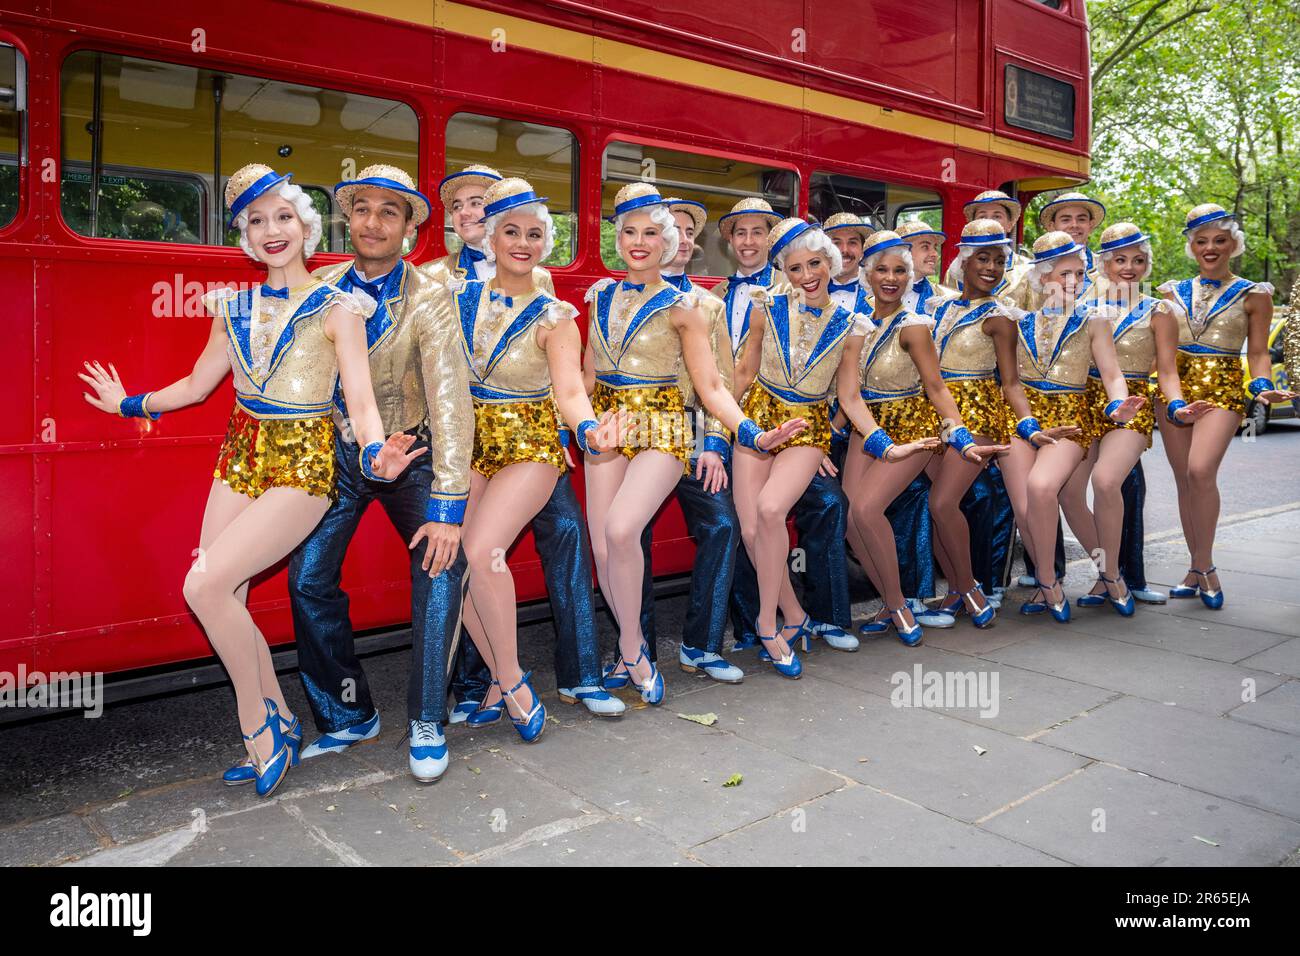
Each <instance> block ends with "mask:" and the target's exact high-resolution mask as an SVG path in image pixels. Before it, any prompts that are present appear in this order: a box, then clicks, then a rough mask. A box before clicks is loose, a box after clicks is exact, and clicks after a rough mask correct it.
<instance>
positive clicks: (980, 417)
mask: <svg viewBox="0 0 1300 956" xmlns="http://www.w3.org/2000/svg"><path fill="white" fill-rule="evenodd" d="M944 384H945V385H947V386H948V392H949V394H951V395H952V400H953V401H954V402H956V404H957V414H958V415H960V416H961V422H962V424H963V425H965V426H966V428H967V430H968V431H969V432H970V433H971V434H972V435H982V436H983V437H985V438H991V439H992V440H993V441H994V443H995V444H998V445H1005V444H1006V443H1007V442H1008V441H1010V439H1011V436H1012V435H1013V434H1014V433H1015V419H1014V416H1013V415H1012V414H1011V407H1010V406H1009V405H1007V400H1006V397H1005V396H1004V395H1003V394H1002V387H1001V386H1000V385H998V383H997V381H996V380H994V379H991V378H960V379H951V380H949V381H946V382H944Z"/></svg>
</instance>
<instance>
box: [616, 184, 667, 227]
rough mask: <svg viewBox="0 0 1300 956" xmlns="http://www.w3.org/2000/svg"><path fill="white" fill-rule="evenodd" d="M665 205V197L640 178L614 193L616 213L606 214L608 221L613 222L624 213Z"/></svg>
mask: <svg viewBox="0 0 1300 956" xmlns="http://www.w3.org/2000/svg"><path fill="white" fill-rule="evenodd" d="M662 205H664V197H663V196H661V195H659V190H658V189H656V188H655V187H654V186H652V185H651V184H650V183H647V182H643V181H640V180H638V181H637V182H634V183H628V184H627V185H626V186H624V187H623V188H622V189H620V190H619V191H618V192H617V193H615V194H614V215H612V216H606V217H605V219H606V221H607V222H613V221H614V220H615V219H617V218H618V217H619V216H621V215H623V214H624V213H629V212H636V211H637V210H638V209H649V208H650V207H651V206H662Z"/></svg>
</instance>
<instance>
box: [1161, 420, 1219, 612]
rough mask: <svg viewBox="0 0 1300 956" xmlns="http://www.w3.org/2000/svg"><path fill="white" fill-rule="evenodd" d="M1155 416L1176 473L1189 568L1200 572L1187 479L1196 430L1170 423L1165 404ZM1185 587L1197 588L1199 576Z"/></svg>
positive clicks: (1189, 579)
mask: <svg viewBox="0 0 1300 956" xmlns="http://www.w3.org/2000/svg"><path fill="white" fill-rule="evenodd" d="M1155 415H1156V425H1157V427H1159V429H1160V439H1161V443H1162V444H1163V445H1164V446H1165V457H1166V458H1168V459H1169V469H1170V470H1171V471H1172V472H1173V473H1174V488H1175V490H1176V491H1177V492H1178V521H1179V523H1180V524H1181V525H1182V526H1183V540H1184V541H1185V542H1186V543H1187V559H1188V561H1189V562H1190V563H1189V564H1188V567H1189V568H1200V565H1199V564H1197V563H1196V522H1195V521H1194V520H1193V518H1192V493H1191V488H1190V485H1189V482H1188V477H1187V460H1188V457H1189V456H1190V454H1191V451H1192V434H1193V432H1194V430H1195V428H1196V426H1195V425H1190V426H1188V425H1175V424H1174V423H1173V422H1171V421H1169V419H1168V418H1167V417H1166V413H1165V405H1164V403H1163V402H1162V403H1160V404H1159V405H1157V406H1156V412H1155ZM1206 417H1208V416H1206ZM1202 570H1204V569H1202ZM1183 584H1184V586H1186V587H1196V585H1197V580H1196V575H1194V574H1192V573H1191V572H1190V571H1188V573H1187V576H1186V577H1184V578H1183Z"/></svg>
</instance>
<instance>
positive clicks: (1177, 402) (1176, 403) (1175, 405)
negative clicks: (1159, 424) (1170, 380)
mask: <svg viewBox="0 0 1300 956" xmlns="http://www.w3.org/2000/svg"><path fill="white" fill-rule="evenodd" d="M1186 407H1187V403H1186V402H1185V401H1183V400H1182V399H1181V398H1175V399H1174V400H1173V401H1172V402H1170V403H1169V404H1168V405H1166V406H1165V418H1167V419H1169V421H1170V423H1171V424H1173V425H1181V424H1182V422H1180V421H1179V420H1178V410H1179V409H1180V408H1186Z"/></svg>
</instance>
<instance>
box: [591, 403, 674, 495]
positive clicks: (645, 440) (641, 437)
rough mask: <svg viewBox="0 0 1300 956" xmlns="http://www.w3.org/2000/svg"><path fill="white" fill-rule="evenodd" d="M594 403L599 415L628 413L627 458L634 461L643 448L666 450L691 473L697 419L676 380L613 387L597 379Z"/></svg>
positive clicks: (625, 447) (624, 452) (593, 407)
mask: <svg viewBox="0 0 1300 956" xmlns="http://www.w3.org/2000/svg"><path fill="white" fill-rule="evenodd" d="M591 407H592V410H593V411H594V412H595V413H596V417H597V418H600V417H601V416H602V415H604V414H605V413H606V412H607V411H610V410H611V409H618V408H621V409H624V410H625V411H626V412H627V413H628V425H629V427H628V432H627V441H626V443H625V444H624V445H623V447H622V449H621V451H622V452H623V457H624V458H626V459H628V460H629V461H631V460H632V459H633V458H635V457H636V456H637V454H638V453H639V452H643V451H650V450H652V449H653V450H654V451H662V452H664V453H666V454H669V455H672V456H673V457H674V458H677V459H679V460H680V461H681V463H682V474H684V475H685V474H690V470H691V449H692V448H693V447H694V444H695V419H694V418H693V417H692V416H691V415H689V414H687V412H686V402H685V401H684V400H683V398H682V391H681V389H679V388H678V387H677V386H676V385H675V384H673V385H649V386H646V387H644V388H612V387H610V386H609V385H606V384H604V383H603V382H597V383H596V390H595V391H594V392H592V395H591Z"/></svg>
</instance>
